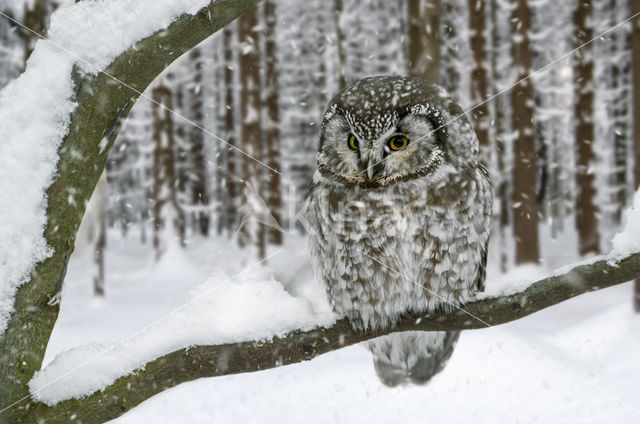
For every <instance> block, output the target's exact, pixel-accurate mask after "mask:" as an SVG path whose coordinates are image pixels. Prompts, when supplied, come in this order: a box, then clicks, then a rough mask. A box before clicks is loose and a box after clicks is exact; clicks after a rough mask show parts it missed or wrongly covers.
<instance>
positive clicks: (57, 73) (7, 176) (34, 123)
mask: <svg viewBox="0 0 640 424" xmlns="http://www.w3.org/2000/svg"><path fill="white" fill-rule="evenodd" d="M206 4H208V0H110V1H84V2H82V3H78V4H74V5H71V6H69V7H63V8H61V9H59V10H58V11H57V12H56V13H54V14H53V16H52V17H51V28H50V31H49V38H50V40H51V43H50V42H47V41H38V42H37V44H36V48H35V50H34V52H33V54H32V56H31V57H30V58H29V61H28V64H27V70H26V72H25V73H24V74H22V75H21V76H20V77H19V78H18V79H16V80H15V81H13V82H12V83H10V84H9V85H8V86H7V87H5V89H4V90H3V91H2V92H0V123H1V125H0V140H1V143H0V211H2V225H0V336H1V335H2V333H4V331H5V329H6V327H7V323H8V319H9V316H10V314H11V312H12V310H13V302H14V297H15V293H16V290H17V288H18V287H19V286H20V285H21V284H22V283H24V282H25V281H26V280H27V279H28V277H29V273H30V272H31V271H33V269H34V267H35V264H36V263H38V262H40V261H42V260H44V259H46V258H47V257H49V256H50V255H51V253H52V251H51V249H50V248H49V246H47V242H46V240H45V239H44V237H43V231H44V226H45V224H46V221H47V218H46V207H47V199H46V190H47V188H48V187H49V186H50V185H51V183H52V181H53V176H54V173H55V170H56V164H57V161H58V154H57V151H58V147H59V145H60V142H61V140H62V138H63V137H64V136H65V134H66V133H67V128H68V125H69V117H70V114H71V113H72V112H73V111H74V109H75V107H76V105H75V104H74V103H73V101H72V100H71V98H72V95H73V84H72V81H71V70H72V68H73V65H74V64H78V65H79V66H81V68H82V69H84V70H85V71H87V72H91V73H97V72H99V71H101V70H103V69H104V68H105V67H106V66H107V65H108V64H109V63H111V62H112V61H113V60H114V59H115V58H116V57H117V56H118V55H120V54H121V53H122V52H123V51H125V50H126V49H127V48H128V47H130V46H131V45H133V44H134V43H135V42H137V41H139V40H141V39H143V38H145V37H147V36H149V35H151V34H153V33H154V32H155V31H157V30H158V29H160V28H164V27H166V26H167V25H168V24H170V23H171V22H172V21H173V20H174V19H175V18H176V17H177V16H180V15H182V14H184V13H192V14H193V13H195V12H197V11H198V10H199V9H200V8H202V7H203V6H205V5H206ZM2 19H4V18H2ZM56 45H57V46H60V47H56ZM60 48H62V49H63V50H64V51H61V50H60ZM79 58H83V59H84V60H86V61H87V62H91V63H92V64H94V65H97V67H96V66H92V65H89V64H88V63H87V62H84V61H82V60H80V59H79ZM70 189H71V188H70ZM70 195H71V193H70ZM72 200H73V199H72Z"/></svg>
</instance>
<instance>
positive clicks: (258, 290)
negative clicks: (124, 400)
mask: <svg viewBox="0 0 640 424" xmlns="http://www.w3.org/2000/svg"><path fill="white" fill-rule="evenodd" d="M334 322H335V316H334V315H333V314H332V313H331V312H329V311H328V310H321V311H316V310H315V309H314V307H313V306H312V303H311V302H310V301H309V300H307V299H303V298H298V297H293V296H291V295H290V294H289V293H288V292H286V291H285V290H284V288H283V287H282V285H281V284H280V283H279V282H277V281H275V280H274V279H273V278H269V279H267V278H265V277H264V276H260V275H256V274H253V275H246V276H238V277H235V278H230V277H228V276H227V274H226V273H224V272H222V271H216V272H214V273H213V275H212V276H211V277H210V278H209V279H208V280H207V281H206V282H205V283H204V284H202V285H201V286H199V287H197V288H196V289H194V290H193V291H192V293H191V300H190V301H189V302H187V303H186V304H185V305H184V306H182V307H180V308H179V309H178V310H177V311H176V312H175V313H173V314H170V315H169V316H167V317H166V318H165V319H161V320H158V321H157V322H156V323H155V324H152V325H151V326H149V327H148V328H147V329H144V330H142V331H140V332H138V334H137V335H134V336H133V337H130V338H128V339H125V340H123V341H122V342H120V343H118V344H114V345H107V344H101V345H100V344H92V345H88V346H82V347H79V348H75V349H72V350H70V351H67V352H64V353H61V354H59V355H58V356H57V357H56V358H55V359H54V360H53V361H52V362H51V363H50V364H49V365H48V366H46V367H45V368H44V369H43V370H41V371H39V372H38V373H36V375H35V376H34V378H33V379H32V380H31V382H30V383H29V387H30V388H31V393H32V394H33V396H34V397H35V398H36V399H37V400H39V401H41V402H45V403H47V404H49V405H51V404H54V403H57V402H60V401H62V400H65V399H70V398H80V397H83V396H88V395H90V394H91V393H93V392H95V391H97V390H100V389H102V388H104V387H105V386H107V385H109V384H111V383H113V382H114V381H115V380H116V379H117V378H118V377H121V376H123V375H127V374H130V373H131V372H133V371H134V370H136V369H138V368H141V367H143V366H144V364H145V363H147V362H149V361H151V360H153V359H156V358H158V357H160V356H162V355H164V354H167V353H169V352H172V351H175V350H178V349H181V348H184V347H189V346H196V345H212V344H223V343H237V342H242V341H251V340H267V339H270V338H272V337H273V336H282V335H284V334H286V333H288V332H290V331H292V330H295V329H302V330H309V329H312V328H315V327H318V326H330V325H332V324H333V323H334ZM220 366H224V361H222V362H221V364H220ZM79 368H81V369H79Z"/></svg>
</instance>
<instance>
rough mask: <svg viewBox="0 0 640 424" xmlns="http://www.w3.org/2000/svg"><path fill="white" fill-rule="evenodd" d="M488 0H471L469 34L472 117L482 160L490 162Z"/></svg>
mask: <svg viewBox="0 0 640 424" xmlns="http://www.w3.org/2000/svg"><path fill="white" fill-rule="evenodd" d="M485 4H486V0H469V36H470V38H471V52H472V53H473V68H472V69H471V103H472V104H473V106H474V109H473V111H472V113H471V117H472V118H473V122H474V124H475V125H474V129H475V131H476V135H477V136H478V142H479V144H480V161H481V162H482V163H483V164H485V165H487V163H488V162H489V120H490V116H489V106H488V105H487V103H485V99H486V98H487V97H488V92H489V91H488V90H489V81H488V79H489V72H488V70H487V67H486V61H487V47H486V44H487V43H486V40H485V20H486V12H485V10H486V8H485Z"/></svg>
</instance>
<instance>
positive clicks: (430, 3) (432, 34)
mask: <svg viewBox="0 0 640 424" xmlns="http://www.w3.org/2000/svg"><path fill="white" fill-rule="evenodd" d="M407 12H408V15H409V16H408V17H407V18H408V19H407V20H408V22H409V39H408V41H409V75H411V76H412V77H417V78H422V79H424V80H427V81H433V82H438V73H439V71H440V0H408V5H407Z"/></svg>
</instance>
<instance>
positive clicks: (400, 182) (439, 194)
mask: <svg viewBox="0 0 640 424" xmlns="http://www.w3.org/2000/svg"><path fill="white" fill-rule="evenodd" d="M461 115H462V111H461V109H460V108H459V107H458V106H457V105H456V104H455V103H454V102H453V100H452V99H451V98H449V97H448V96H447V94H446V93H445V92H444V90H442V89H441V88H439V87H438V86H436V85H435V84H431V83H428V82H425V81H422V80H418V79H414V78H404V77H373V78H367V79H364V80H360V81H358V82H356V83H354V84H352V85H350V86H349V87H347V88H345V89H344V90H343V91H341V92H340V93H338V95H336V97H334V99H333V100H332V101H331V102H330V103H329V107H328V108H327V112H326V113H325V117H324V120H323V126H322V133H321V139H320V147H319V153H318V171H317V172H316V174H315V176H314V179H313V183H312V185H311V188H310V191H309V194H308V197H307V202H306V204H305V214H304V216H305V223H306V227H307V230H308V232H309V245H310V249H311V254H312V257H313V258H314V268H315V270H316V272H317V273H318V275H319V276H320V278H321V279H322V281H323V282H324V283H325V286H326V289H327V294H328V296H329V300H330V302H331V305H332V307H333V308H334V310H335V311H336V312H337V313H339V314H342V315H344V316H346V317H348V318H349V320H350V321H351V323H352V325H353V326H354V327H355V328H360V329H363V328H386V327H389V326H392V325H394V324H395V322H396V321H397V320H398V319H400V318H401V316H402V315H403V314H406V313H408V312H414V313H428V312H433V311H436V310H438V309H439V308H442V309H450V308H453V307H454V306H455V305H459V304H462V303H464V302H465V301H466V300H468V299H470V298H472V297H473V295H474V294H475V293H476V292H477V291H479V290H482V288H483V284H484V266H485V262H486V249H487V243H488V238H489V227H490V225H489V224H490V222H489V221H490V216H491V197H492V196H491V186H490V181H489V178H488V175H487V173H486V171H485V169H484V168H483V167H482V166H481V165H480V164H479V163H478V160H477V156H478V141H477V138H476V136H475V133H474V132H473V129H472V127H471V125H470V124H469V122H468V120H467V118H466V117H465V116H463V115H462V116H461ZM458 116H460V117H459V118H458V119H455V120H454V118H456V117H458ZM350 134H353V135H355V136H356V137H357V139H358V141H359V146H360V147H359V148H358V149H357V150H353V149H349V148H348V146H347V139H348V137H349V136H350ZM397 134H401V135H403V136H406V137H407V138H408V139H409V144H408V145H407V147H406V148H405V149H403V150H401V151H397V152H390V150H389V147H388V146H387V145H388V140H389V138H390V137H392V136H393V135H397ZM367 168H371V169H374V168H375V172H372V171H371V169H369V170H368V169H367ZM367 171H369V172H367ZM457 336H458V334H457V333H449V334H448V333H444V332H442V333H415V332H410V333H399V334H392V335H390V336H386V337H382V338H379V339H376V340H374V341H372V342H371V343H370V349H371V350H372V352H373V353H374V358H375V361H376V371H377V372H378V375H379V376H380V378H381V379H382V380H383V381H384V382H385V383H386V384H390V385H395V384H399V383H402V382H404V381H413V382H424V381H427V380H428V379H429V378H430V377H431V376H432V375H433V374H434V373H436V372H438V371H439V370H440V369H441V368H442V366H443V365H444V362H445V361H446V360H447V359H448V357H449V356H450V355H451V352H452V350H453V345H454V343H455V340H456V339H457ZM412 352H415V354H412Z"/></svg>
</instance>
